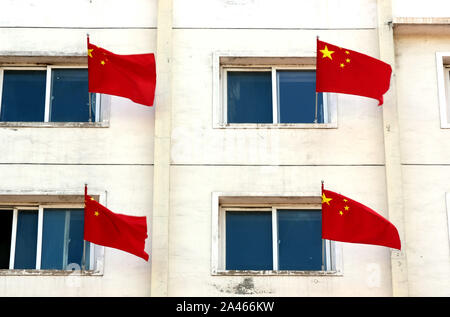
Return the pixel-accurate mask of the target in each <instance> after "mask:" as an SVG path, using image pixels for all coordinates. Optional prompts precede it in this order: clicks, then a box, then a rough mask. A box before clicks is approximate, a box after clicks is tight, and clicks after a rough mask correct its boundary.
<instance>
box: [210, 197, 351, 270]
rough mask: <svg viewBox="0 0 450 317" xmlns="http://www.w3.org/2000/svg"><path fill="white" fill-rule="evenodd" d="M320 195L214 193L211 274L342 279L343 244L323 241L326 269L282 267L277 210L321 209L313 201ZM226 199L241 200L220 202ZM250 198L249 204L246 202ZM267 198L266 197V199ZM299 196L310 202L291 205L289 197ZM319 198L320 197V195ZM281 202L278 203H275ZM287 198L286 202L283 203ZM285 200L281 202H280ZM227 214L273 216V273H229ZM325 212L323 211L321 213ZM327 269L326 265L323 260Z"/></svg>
mask: <svg viewBox="0 0 450 317" xmlns="http://www.w3.org/2000/svg"><path fill="white" fill-rule="evenodd" d="M315 196H316V195H310V194H306V195H305V193H284V194H281V195H279V194H272V195H269V196H267V193H242V192H240V193H222V192H213V193H212V243H211V245H212V251H211V275H300V276H323V275H326V276H341V275H343V269H342V246H341V244H340V242H337V241H330V240H324V239H322V253H323V254H322V270H320V271H313V270H311V271H301V270H279V268H278V243H277V240H278V239H277V238H278V218H277V210H285V209H311V210H319V209H320V210H321V204H320V203H311V202H310V201H309V200H310V198H311V197H315ZM224 197H230V198H231V200H233V199H234V198H233V197H235V198H236V197H237V200H236V203H233V202H227V203H220V199H221V198H224ZM247 197H250V199H248V201H249V203H243V202H242V198H244V201H245V199H246V198H247ZM262 197H264V198H262ZM292 197H295V199H296V200H298V201H301V200H302V197H305V198H306V199H305V200H304V202H303V203H302V202H299V203H289V202H288V201H289V198H292ZM317 197H319V196H317ZM251 198H262V199H263V200H267V203H262V202H257V203H255V202H252V199H251ZM272 198H275V200H278V202H275V200H274V199H272ZM283 199H284V200H285V201H286V203H283V202H282V201H283ZM280 200H281V202H280ZM227 211H266V212H271V213H272V254H273V255H272V256H273V259H272V262H273V269H272V270H226V269H225V267H226V266H225V259H226V254H225V250H226V212H227ZM318 212H321V211H318ZM324 259H325V263H326V265H327V267H326V268H325V267H324V266H323V260H324Z"/></svg>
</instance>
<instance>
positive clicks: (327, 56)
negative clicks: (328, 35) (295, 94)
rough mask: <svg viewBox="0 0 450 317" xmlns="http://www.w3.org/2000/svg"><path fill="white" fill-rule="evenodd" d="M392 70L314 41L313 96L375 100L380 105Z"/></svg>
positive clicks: (369, 59)
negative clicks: (334, 94) (333, 94)
mask: <svg viewBox="0 0 450 317" xmlns="http://www.w3.org/2000/svg"><path fill="white" fill-rule="evenodd" d="M391 73H392V69H391V66H390V65H389V64H386V63H385V62H382V61H380V60H378V59H375V58H373V57H370V56H367V55H364V54H361V53H358V52H355V51H352V50H348V49H346V48H342V47H339V46H336V45H332V44H329V43H326V42H322V41H319V40H317V69H316V92H337V93H344V94H352V95H358V96H364V97H369V98H374V99H377V100H378V101H379V103H378V105H379V106H381V105H382V104H383V94H384V93H386V91H388V89H389V85H390V81H391Z"/></svg>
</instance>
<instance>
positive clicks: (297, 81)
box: [277, 71, 323, 123]
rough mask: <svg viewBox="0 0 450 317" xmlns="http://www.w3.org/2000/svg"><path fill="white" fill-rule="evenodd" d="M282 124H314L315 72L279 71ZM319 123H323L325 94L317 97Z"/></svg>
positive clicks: (279, 101) (279, 104) (279, 100)
mask: <svg viewBox="0 0 450 317" xmlns="http://www.w3.org/2000/svg"><path fill="white" fill-rule="evenodd" d="M277 78H278V106H279V110H280V112H279V113H280V119H279V120H280V123H313V122H314V118H315V112H316V111H315V109H316V106H315V105H316V72H315V71H278V72H277ZM317 122H318V123H323V93H319V94H318V96H317Z"/></svg>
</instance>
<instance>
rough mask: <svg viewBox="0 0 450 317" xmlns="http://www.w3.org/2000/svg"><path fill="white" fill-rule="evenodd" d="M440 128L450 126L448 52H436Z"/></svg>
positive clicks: (449, 58)
mask: <svg viewBox="0 0 450 317" xmlns="http://www.w3.org/2000/svg"><path fill="white" fill-rule="evenodd" d="M436 66H437V82H438V95H439V109H440V116H441V128H450V52H437V53H436Z"/></svg>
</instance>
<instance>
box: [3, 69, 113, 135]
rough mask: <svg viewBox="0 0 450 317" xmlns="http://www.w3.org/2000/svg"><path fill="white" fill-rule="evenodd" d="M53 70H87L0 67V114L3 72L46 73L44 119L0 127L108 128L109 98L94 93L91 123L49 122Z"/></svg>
mask: <svg viewBox="0 0 450 317" xmlns="http://www.w3.org/2000/svg"><path fill="white" fill-rule="evenodd" d="M53 69H87V66H84V65H73V64H70V65H44V66H39V65H30V66H28V65H27V66H14V65H13V66H9V65H8V66H1V65H0V112H1V107H2V104H1V100H2V96H3V95H2V94H3V91H2V90H3V78H4V77H3V74H4V71H5V70H23V71H25V70H40V71H45V72H46V82H45V104H44V119H43V121H39V122H26V121H0V127H10V126H14V127H21V126H22V127H40V126H41V127H107V126H109V104H110V98H109V96H107V97H106V98H105V96H104V95H103V94H99V93H95V95H96V98H95V99H96V101H97V102H96V104H95V118H94V117H93V118H92V119H93V121H92V122H55V121H50V110H51V109H50V107H51V102H50V98H51V83H52V71H53Z"/></svg>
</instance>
